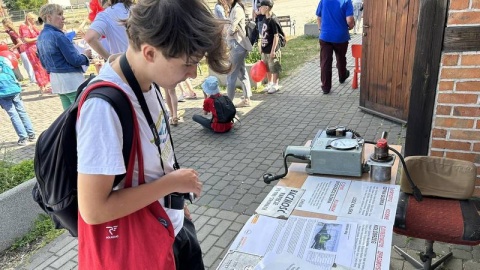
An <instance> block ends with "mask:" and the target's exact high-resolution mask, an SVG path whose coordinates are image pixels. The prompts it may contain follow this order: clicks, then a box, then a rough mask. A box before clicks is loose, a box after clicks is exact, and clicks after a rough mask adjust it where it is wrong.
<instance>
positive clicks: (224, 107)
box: [213, 95, 237, 123]
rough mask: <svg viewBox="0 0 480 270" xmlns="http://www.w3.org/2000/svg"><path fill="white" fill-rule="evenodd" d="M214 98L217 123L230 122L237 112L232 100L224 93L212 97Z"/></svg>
mask: <svg viewBox="0 0 480 270" xmlns="http://www.w3.org/2000/svg"><path fill="white" fill-rule="evenodd" d="M214 99H215V101H214V102H213V107H214V108H215V112H216V113H217V121H218V123H229V122H232V121H233V119H235V115H236V114H237V109H236V108H235V105H233V102H232V100H231V99H230V98H229V97H227V96H225V95H221V96H219V97H214Z"/></svg>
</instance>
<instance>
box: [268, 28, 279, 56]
mask: <svg viewBox="0 0 480 270" xmlns="http://www.w3.org/2000/svg"><path fill="white" fill-rule="evenodd" d="M279 39H280V38H279V37H278V33H277V34H275V35H274V36H273V43H272V50H271V51H270V58H274V57H275V49H276V48H277V46H278V40H279Z"/></svg>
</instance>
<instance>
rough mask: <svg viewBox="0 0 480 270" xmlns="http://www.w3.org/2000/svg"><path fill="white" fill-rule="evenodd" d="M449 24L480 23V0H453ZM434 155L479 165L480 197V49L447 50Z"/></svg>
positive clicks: (479, 185)
mask: <svg viewBox="0 0 480 270" xmlns="http://www.w3.org/2000/svg"><path fill="white" fill-rule="evenodd" d="M447 26H448V27H449V26H480V0H453V1H450V9H449V12H448V21H447ZM440 65H441V67H440V75H439V83H438V88H437V102H436V105H435V112H434V119H433V120H434V121H433V127H432V136H431V144H430V155H432V156H441V157H450V158H457V159H462V160H468V161H472V162H474V163H475V164H476V165H477V182H476V189H475V196H477V197H480V51H475V52H459V53H443V54H442V60H441V63H440Z"/></svg>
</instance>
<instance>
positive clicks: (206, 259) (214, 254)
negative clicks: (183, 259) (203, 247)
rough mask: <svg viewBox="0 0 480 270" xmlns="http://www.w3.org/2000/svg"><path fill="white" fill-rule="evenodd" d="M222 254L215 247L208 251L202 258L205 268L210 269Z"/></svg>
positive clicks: (221, 250)
mask: <svg viewBox="0 0 480 270" xmlns="http://www.w3.org/2000/svg"><path fill="white" fill-rule="evenodd" d="M222 252H223V249H221V248H219V247H215V246H214V247H212V248H211V249H210V250H208V251H207V252H206V253H205V256H203V263H204V265H205V268H208V269H211V267H212V266H213V264H214V263H215V262H216V261H217V260H218V259H219V257H220V255H221V254H222Z"/></svg>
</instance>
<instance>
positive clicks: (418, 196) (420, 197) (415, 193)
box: [365, 141, 423, 202]
mask: <svg viewBox="0 0 480 270" xmlns="http://www.w3.org/2000/svg"><path fill="white" fill-rule="evenodd" d="M365 143H368V144H373V145H376V144H377V143H376V142H371V141H365ZM388 150H391V151H392V152H394V153H395V154H396V155H397V156H398V158H400V161H401V162H402V166H403V171H404V172H405V175H406V176H407V180H408V183H409V184H410V187H411V188H412V193H413V197H414V198H415V200H416V201H417V202H420V201H422V200H423V195H422V192H421V191H420V189H419V188H418V187H417V185H415V183H414V182H413V180H412V177H411V176H410V173H409V172H408V169H407V164H405V160H404V159H403V156H402V154H401V153H400V152H398V151H397V150H395V149H393V148H392V147H390V146H388Z"/></svg>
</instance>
